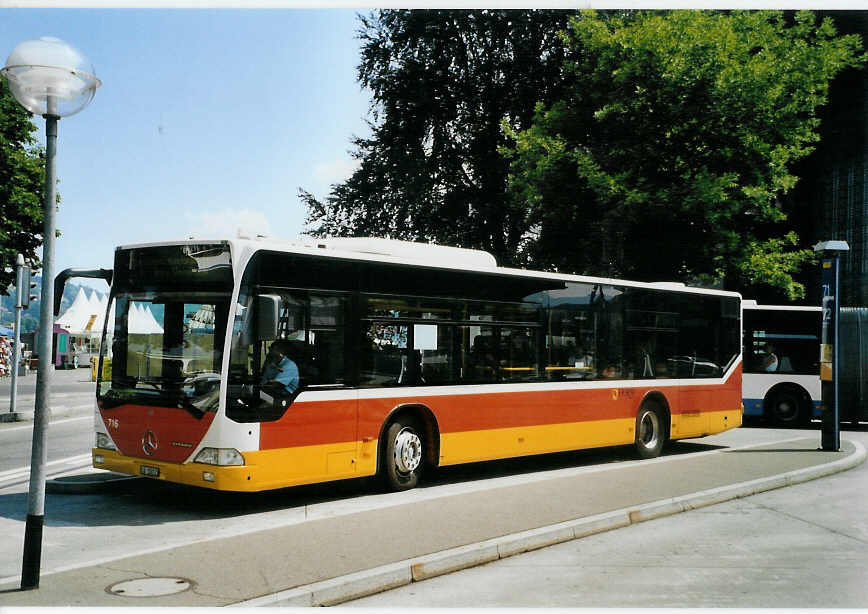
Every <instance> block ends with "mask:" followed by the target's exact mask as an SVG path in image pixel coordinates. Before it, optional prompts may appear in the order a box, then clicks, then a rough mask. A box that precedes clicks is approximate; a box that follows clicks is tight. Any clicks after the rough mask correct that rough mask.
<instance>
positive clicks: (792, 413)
mask: <svg viewBox="0 0 868 614" xmlns="http://www.w3.org/2000/svg"><path fill="white" fill-rule="evenodd" d="M797 408H798V405H797V404H796V402H795V400H794V399H793V398H791V397H788V396H787V397H781V398H779V399H778V400H777V401H775V416H776V417H777V419H778V420H780V421H781V422H791V421H792V420H793V419H794V418H795V417H796V414H797V413H798V409H797Z"/></svg>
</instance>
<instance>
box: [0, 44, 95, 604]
mask: <svg viewBox="0 0 868 614" xmlns="http://www.w3.org/2000/svg"><path fill="white" fill-rule="evenodd" d="M0 74H2V75H3V76H4V77H5V78H6V80H7V81H8V83H9V89H10V90H11V91H12V95H13V96H15V99H16V100H17V101H18V102H19V103H21V105H22V106H23V107H24V108H25V109H27V110H28V111H30V112H31V113H34V114H36V115H42V117H44V118H45V203H44V209H45V211H44V215H45V225H44V230H43V236H42V241H43V242H42V296H41V301H40V305H39V366H38V370H37V372H36V407H35V408H34V415H33V445H32V451H31V457H30V490H29V491H28V496H27V523H26V525H25V529H24V561H23V565H22V572H21V588H22V589H33V588H39V568H40V561H41V556H42V526H43V523H44V520H45V459H46V448H45V433H46V430H47V427H48V418H49V411H50V407H51V369H52V364H51V363H52V362H53V361H52V355H51V354H52V352H51V350H52V340H53V334H54V317H53V311H52V308H53V305H54V283H53V282H54V239H55V232H56V231H55V210H56V208H57V192H56V187H57V171H56V169H55V157H56V153H57V121H58V120H59V119H60V118H61V117H66V116H68V115H72V114H74V113H78V112H79V111H81V110H82V109H83V108H84V107H86V106H87V105H88V104H89V103H90V101H91V100H93V96H94V93H95V92H96V88H97V87H99V86H100V85H101V82H100V80H99V79H97V78H96V77H95V76H94V70H93V65H92V64H91V63H90V62H89V61H88V60H87V58H86V57H85V56H84V55H82V54H81V52H79V51H78V50H77V49H75V47H72V46H71V45H69V44H67V43H65V42H63V41H62V40H60V39H59V38H53V37H44V38H40V39H38V40H30V41H25V42H23V43H21V44H19V45H18V46H17V47H15V49H13V50H12V53H11V54H9V58H8V59H7V60H6V66H5V67H4V68H3V69H2V70H0Z"/></svg>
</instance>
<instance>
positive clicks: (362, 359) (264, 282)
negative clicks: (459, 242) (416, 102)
mask: <svg viewBox="0 0 868 614" xmlns="http://www.w3.org/2000/svg"><path fill="white" fill-rule="evenodd" d="M148 314H153V315H152V316H151V315H148ZM740 339H741V305H740V296H739V295H738V294H735V293H731V292H722V291H715V290H706V289H698V288H689V287H684V286H681V285H678V284H648V283H636V282H626V281H616V280H611V279H598V278H590V277H579V276H572V275H561V274H554V273H542V272H532V271H525V270H516V269H506V268H500V267H498V266H497V265H496V263H495V261H494V258H493V257H491V256H490V255H489V254H487V253H485V252H477V251H472V250H465V249H457V248H448V247H442V246H432V245H423V244H413V243H404V242H395V241H387V240H383V239H329V240H324V241H319V242H313V243H311V244H299V243H289V242H283V241H273V240H269V239H261V240H249V239H238V240H226V241H200V240H190V241H182V242H176V243H160V244H148V245H136V246H124V247H119V248H117V250H116V253H115V263H114V273H113V283H112V287H111V297H110V301H109V311H108V313H107V325H106V327H105V338H104V340H103V343H102V350H101V357H100V368H99V374H100V377H99V380H98V384H97V410H96V420H95V422H96V425H97V426H96V447H95V448H94V450H93V464H94V466H95V467H97V468H100V469H107V470H112V471H117V472H121V473H126V474H131V475H143V476H148V477H151V478H155V479H159V480H167V481H171V482H178V483H183V484H190V485H195V486H202V487H206V488H212V489H220V490H230V491H258V490H265V489H274V488H281V487H286V486H292V485H299V484H309V483H314V482H324V481H328V480H338V479H345V478H353V477H361V476H371V475H379V476H382V479H383V481H384V483H385V485H386V486H387V487H388V488H389V489H392V490H402V489H407V488H412V487H413V486H415V485H416V484H417V482H418V480H419V476H420V475H422V474H423V472H424V471H425V470H426V469H429V468H434V467H438V466H445V465H454V464H458V463H467V462H473V461H484V460H489V459H501V458H507V457H518V456H526V455H533V454H543V453H550V452H558V451H565V450H576V449H582V448H594V447H603V446H619V445H633V446H635V449H636V451H637V453H638V455H639V456H640V457H642V458H650V457H655V456H657V455H658V454H660V452H661V449H662V447H663V445H664V444H665V443H666V442H667V441H669V440H675V439H683V438H689V437H699V436H703V435H708V434H712V433H719V432H721V431H724V430H727V429H730V428H734V427H737V426H739V425H741V421H742V407H741V362H742V359H741V343H740ZM276 340H280V341H281V342H282V345H283V346H284V348H285V352H286V353H287V354H288V355H289V357H290V358H291V359H292V360H293V361H294V362H295V363H296V366H297V368H298V371H299V375H300V377H299V380H300V385H299V387H298V390H297V391H295V393H294V394H292V395H290V396H280V395H278V394H276V393H275V391H274V390H273V389H272V388H268V387H267V386H266V385H263V384H262V372H263V365H264V363H265V359H266V354H267V351H268V348H269V346H270V345H271V344H273V343H274V342H275V341H276ZM109 361H110V362H109Z"/></svg>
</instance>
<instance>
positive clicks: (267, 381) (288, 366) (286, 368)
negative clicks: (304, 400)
mask: <svg viewBox="0 0 868 614" xmlns="http://www.w3.org/2000/svg"><path fill="white" fill-rule="evenodd" d="M288 351H289V344H288V343H286V342H285V341H280V340H278V341H275V342H274V343H272V344H271V347H270V348H268V356H267V357H266V358H265V367H264V368H263V370H262V379H261V380H260V383H261V384H262V385H263V387H265V388H266V389H268V390H269V392H271V393H273V394H274V395H276V396H283V397H286V396H290V395H292V394H294V393H295V391H296V390H297V389H298V380H299V374H298V366H297V365H296V364H295V362H293V361H292V359H290V358H289V356H288Z"/></svg>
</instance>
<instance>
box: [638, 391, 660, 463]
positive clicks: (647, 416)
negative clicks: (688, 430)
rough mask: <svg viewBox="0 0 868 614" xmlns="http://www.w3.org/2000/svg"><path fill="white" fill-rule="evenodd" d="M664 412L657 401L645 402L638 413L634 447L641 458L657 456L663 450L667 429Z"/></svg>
mask: <svg viewBox="0 0 868 614" xmlns="http://www.w3.org/2000/svg"><path fill="white" fill-rule="evenodd" d="M663 416H664V412H663V410H661V409H660V407H659V406H658V405H657V404H656V403H643V404H642V406H641V407H640V408H639V413H638V414H637V415H636V441H635V443H634V447H635V449H636V454H637V455H638V456H639V458H656V457H658V456H660V453H661V452H662V451H663V444H665V443H666V432H667V429H666V427H665V425H664V421H663V420H664V418H663Z"/></svg>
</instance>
